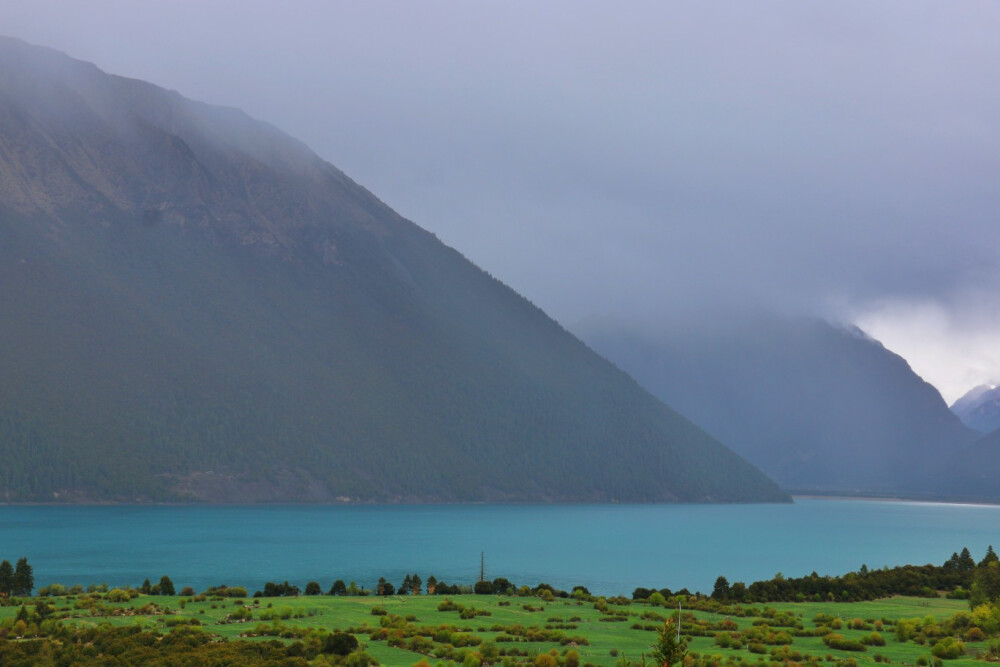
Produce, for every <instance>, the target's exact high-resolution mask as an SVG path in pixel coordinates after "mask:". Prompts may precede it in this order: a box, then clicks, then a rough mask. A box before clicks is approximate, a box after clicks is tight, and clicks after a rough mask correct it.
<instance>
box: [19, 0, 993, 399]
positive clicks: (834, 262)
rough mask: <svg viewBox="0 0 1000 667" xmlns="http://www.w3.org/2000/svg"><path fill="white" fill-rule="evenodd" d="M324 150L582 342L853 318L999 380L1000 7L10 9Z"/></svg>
mask: <svg viewBox="0 0 1000 667" xmlns="http://www.w3.org/2000/svg"><path fill="white" fill-rule="evenodd" d="M0 16H3V26H2V31H3V32H4V33H6V34H12V35H15V36H18V37H20V38H22V39H26V40H28V41H31V42H34V43H39V44H45V45H48V46H52V47H55V48H58V49H60V50H62V51H66V52H69V53H71V54H73V55H74V56H76V57H79V58H82V59H84V60H88V61H92V62H94V63H96V64H97V65H98V66H100V67H102V68H103V69H105V70H108V71H115V72H118V73H121V74H124V75H127V76H132V77H137V78H142V79H145V80H151V81H156V82H158V83H160V84H162V85H165V86H167V87H169V88H173V89H176V90H178V91H179V92H181V93H183V94H184V95H186V96H189V97H193V98H196V99H203V100H206V101H208V102H212V103H218V104H224V105H229V106H236V107H239V108H242V109H245V110H246V111H247V112H248V113H250V115H252V116H254V117H258V118H266V119H268V120H269V121H271V122H273V123H274V124H275V125H277V126H279V127H281V128H283V129H285V130H286V131H288V132H289V133H291V134H292V135H294V136H296V137H297V138H299V139H302V140H304V141H305V142H306V143H307V144H308V145H310V146H311V147H313V148H314V149H315V150H316V151H317V152H318V153H319V155H320V156H321V157H323V158H324V159H327V160H329V161H330V162H332V163H334V164H337V165H338V166H339V167H341V168H343V169H344V170H345V171H346V172H347V173H349V174H351V175H352V176H353V177H355V178H357V179H358V180H359V181H360V182H362V183H365V184H366V185H367V186H368V187H371V188H372V190H373V191H375V192H377V193H379V195H380V196H381V197H383V198H384V199H385V200H386V202H387V203H388V204H389V205H391V206H393V207H394V208H395V209H397V210H399V211H400V212H401V213H402V214H403V215H404V216H406V217H407V218H410V219H413V220H415V221H416V222H417V223H418V224H421V225H423V226H425V227H426V228H428V229H430V230H431V231H433V232H434V233H436V234H437V235H438V236H439V237H440V238H441V239H442V240H444V241H445V242H446V243H448V244H449V245H452V246H454V247H457V248H460V249H461V250H462V251H463V252H464V253H465V254H467V255H468V256H469V257H470V259H472V260H473V261H474V262H476V263H477V264H478V265H480V266H482V267H484V268H485V269H487V270H489V271H490V272H491V273H492V274H494V275H496V276H498V277H499V278H501V279H502V280H504V281H506V282H507V283H509V284H511V285H512V286H513V287H514V288H515V289H517V290H518V291H519V292H521V293H522V294H525V295H526V296H527V297H528V298H530V299H531V300H532V301H534V302H535V303H537V304H539V305H540V306H541V307H542V308H543V309H545V310H546V311H547V312H550V313H551V314H553V315H554V316H555V317H556V318H557V319H558V320H560V321H561V322H563V323H565V324H567V325H569V326H572V325H573V324H574V323H575V322H577V321H579V320H581V319H584V318H586V317H588V316H591V315H599V316H610V317H613V318H615V319H617V320H618V321H621V322H623V323H627V324H628V325H629V326H631V327H635V326H640V327H641V326H642V325H644V324H650V323H652V324H656V325H658V326H660V325H665V324H669V323H670V322H671V321H675V320H678V319H684V318H686V317H694V316H695V315H698V316H702V317H710V316H712V314H713V313H715V312H717V311H728V310H731V309H732V308H733V307H735V306H737V305H738V306H741V307H743V306H748V305H755V306H757V305H759V306H763V307H766V308H768V309H770V310H773V311H778V312H783V313H791V314H802V313H807V314H818V315H823V316H828V317H832V318H836V319H843V320H847V321H850V322H855V323H858V324H860V325H861V326H862V328H863V329H865V330H866V331H867V332H868V333H870V334H872V335H873V336H874V337H875V338H877V339H879V340H881V341H882V342H883V343H885V345H886V346H887V347H888V348H889V349H891V350H893V351H895V352H897V353H900V354H901V355H902V356H904V357H905V358H906V359H907V360H908V361H909V362H910V364H911V366H912V367H913V369H914V370H915V371H916V372H917V373H918V374H919V375H921V376H922V377H923V378H924V379H926V380H928V381H930V382H932V383H933V384H934V385H935V386H937V387H938V388H939V389H940V390H941V391H942V392H943V394H944V396H945V398H946V399H947V401H948V402H951V401H954V400H955V399H957V398H958V397H959V396H961V395H962V394H963V393H964V392H965V391H967V390H968V389H969V388H971V387H973V386H975V385H978V384H983V383H989V384H997V383H998V382H1000V334H998V330H997V325H996V323H997V321H998V320H1000V296H998V295H1000V265H998V262H1000V255H998V254H997V253H996V248H997V247H1000V225H997V224H996V211H998V210H1000V188H997V186H996V183H997V182H998V181H997V174H998V173H1000V128H998V124H1000V121H998V119H1000V92H998V91H1000V69H998V68H997V67H996V63H997V62H1000V40H997V39H996V35H997V34H1000V7H998V6H997V5H996V3H991V2H970V3H963V4H962V5H961V8H960V9H958V8H956V6H954V5H951V4H942V3H935V2H929V1H923V0H921V1H916V2H913V1H909V0H907V1H904V0H892V1H889V2H881V3H868V2H861V1H849V2H819V3H805V4H803V3H797V2H792V1H790V0H789V1H785V2H760V3H743V2H736V1H730V2H711V3H669V4H667V3H654V2H637V3H629V4H628V5H627V6H624V7H622V6H617V5H609V4H607V3H591V2H569V1H568V0H563V1H557V2H550V3H517V2H514V3H499V4H483V3H460V2H430V3H388V2H367V3H328V2H320V1H318V0H313V1H302V2H295V3H283V4H281V5H278V4H274V3H264V2H253V1H250V2H239V3H236V2H231V1H228V0H209V1H207V2H199V3H192V2H175V3H155V4H148V3H142V4H139V3H131V2H125V1H124V0H95V1H94V2H88V3H62V2H56V1H55V0H39V1H38V2H33V3H24V2H20V1H17V0H0Z"/></svg>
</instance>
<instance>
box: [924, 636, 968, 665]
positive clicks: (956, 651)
mask: <svg viewBox="0 0 1000 667" xmlns="http://www.w3.org/2000/svg"><path fill="white" fill-rule="evenodd" d="M964 654H965V644H963V643H962V642H960V641H959V640H957V639H955V638H954V637H945V638H944V639H942V640H941V641H939V642H938V643H936V644H934V646H932V647H931V655H933V656H934V657H935V658H940V659H942V660H954V659H955V658H958V657H961V656H962V655H964Z"/></svg>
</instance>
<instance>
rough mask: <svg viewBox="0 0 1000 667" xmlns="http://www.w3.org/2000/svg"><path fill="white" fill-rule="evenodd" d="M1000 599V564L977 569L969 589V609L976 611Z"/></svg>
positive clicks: (994, 563)
mask: <svg viewBox="0 0 1000 667" xmlns="http://www.w3.org/2000/svg"><path fill="white" fill-rule="evenodd" d="M998 598H1000V562H996V561H994V562H992V563H990V564H989V565H987V566H985V567H980V568H976V573H975V575H974V576H973V578H972V587H971V588H970V589H969V607H970V608H972V609H975V608H976V607H978V606H979V605H981V604H987V603H989V602H993V601H994V600H996V599H998Z"/></svg>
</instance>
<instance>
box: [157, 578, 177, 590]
mask: <svg viewBox="0 0 1000 667" xmlns="http://www.w3.org/2000/svg"><path fill="white" fill-rule="evenodd" d="M159 588H160V595H173V594H174V582H172V581H170V577H168V576H167V575H163V576H162V577H160V586H159Z"/></svg>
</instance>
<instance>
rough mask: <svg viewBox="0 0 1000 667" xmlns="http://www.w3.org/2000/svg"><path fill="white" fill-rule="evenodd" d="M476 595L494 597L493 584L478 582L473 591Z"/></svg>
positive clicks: (490, 582)
mask: <svg viewBox="0 0 1000 667" xmlns="http://www.w3.org/2000/svg"><path fill="white" fill-rule="evenodd" d="M473 590H474V591H475V593H476V595H493V582H492V581H477V582H476V586H475V588H474V589H473Z"/></svg>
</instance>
